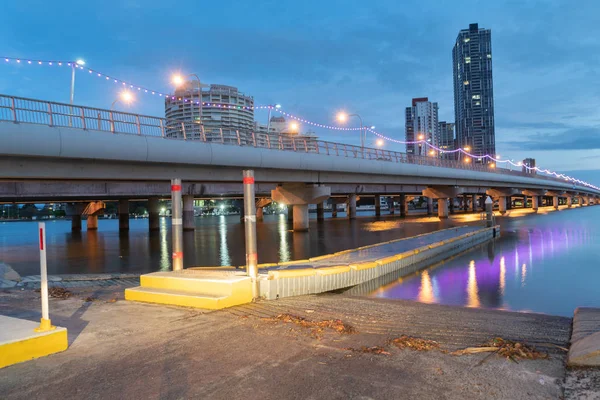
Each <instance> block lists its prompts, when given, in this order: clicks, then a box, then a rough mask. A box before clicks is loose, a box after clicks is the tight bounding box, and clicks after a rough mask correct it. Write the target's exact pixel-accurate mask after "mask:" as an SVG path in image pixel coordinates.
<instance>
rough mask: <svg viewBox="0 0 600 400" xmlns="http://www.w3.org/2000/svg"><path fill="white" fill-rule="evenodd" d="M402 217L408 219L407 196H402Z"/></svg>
mask: <svg viewBox="0 0 600 400" xmlns="http://www.w3.org/2000/svg"><path fill="white" fill-rule="evenodd" d="M399 203H400V216H401V217H402V218H406V216H407V215H408V199H407V198H406V195H405V194H401V195H400V201H399Z"/></svg>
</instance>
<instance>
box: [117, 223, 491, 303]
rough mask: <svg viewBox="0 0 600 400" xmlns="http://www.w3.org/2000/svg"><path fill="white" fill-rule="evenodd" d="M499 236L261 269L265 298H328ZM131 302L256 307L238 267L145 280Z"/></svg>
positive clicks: (448, 237) (465, 230)
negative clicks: (322, 295)
mask: <svg viewBox="0 0 600 400" xmlns="http://www.w3.org/2000/svg"><path fill="white" fill-rule="evenodd" d="M499 235H500V228H499V227H498V226H495V227H491V228H481V227H478V226H463V227H458V228H450V229H444V230H440V231H436V232H432V233H427V234H422V235H418V236H413V237H409V238H404V239H398V240H392V241H389V242H385V243H380V244H376V245H371V246H364V247H360V248H357V249H351V250H345V251H341V252H338V253H334V254H330V255H325V256H320V257H315V258H310V259H307V260H298V261H292V262H286V263H275V264H262V265H259V288H260V298H262V299H265V300H274V299H278V298H282V297H289V296H299V295H307V294H316V293H323V292H327V291H332V290H337V289H343V288H348V287H351V286H355V285H358V284H361V283H365V282H368V281H370V280H373V279H377V278H379V277H381V276H383V275H386V274H389V273H392V272H396V273H398V272H399V271H400V272H401V271H404V270H406V273H407V274H409V273H411V272H413V271H414V269H411V267H413V266H414V265H416V264H419V263H423V262H425V261H427V260H434V259H437V260H439V258H440V257H443V258H446V257H451V256H453V255H455V254H458V253H460V252H463V251H465V250H467V249H469V248H471V247H473V246H476V245H479V244H481V243H484V242H487V241H489V240H491V239H493V238H495V237H498V236H499ZM125 298H126V299H127V300H133V301H141V302H148V303H158V304H170V305H177V306H185V307H196V308H208V309H221V308H225V307H231V306H234V305H238V304H244V303H249V302H251V301H252V282H251V280H250V278H249V277H247V276H246V273H245V271H244V270H243V269H240V268H236V267H217V268H202V267H194V268H187V269H184V270H181V271H172V272H155V273H151V274H146V275H142V276H141V277H140V286H139V287H135V288H130V289H126V290H125Z"/></svg>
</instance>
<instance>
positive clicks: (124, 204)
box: [119, 199, 129, 231]
mask: <svg viewBox="0 0 600 400" xmlns="http://www.w3.org/2000/svg"><path fill="white" fill-rule="evenodd" d="M119 230H120V231H128V230H129V200H127V199H121V200H119Z"/></svg>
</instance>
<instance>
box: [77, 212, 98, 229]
mask: <svg viewBox="0 0 600 400" xmlns="http://www.w3.org/2000/svg"><path fill="white" fill-rule="evenodd" d="M79 223H81V220H80V222H79ZM87 230H88V231H97V230H98V216H97V215H88V217H87Z"/></svg>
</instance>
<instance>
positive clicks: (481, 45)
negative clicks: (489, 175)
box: [452, 24, 496, 163]
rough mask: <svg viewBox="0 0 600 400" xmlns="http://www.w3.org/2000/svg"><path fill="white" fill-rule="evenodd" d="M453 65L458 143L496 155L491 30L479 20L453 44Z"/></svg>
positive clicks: (460, 33) (479, 151) (478, 151)
mask: <svg viewBox="0 0 600 400" xmlns="http://www.w3.org/2000/svg"><path fill="white" fill-rule="evenodd" d="M452 68H453V71H454V73H453V79H454V114H455V123H456V139H457V144H458V146H459V147H461V148H469V149H470V151H469V152H470V153H473V154H475V155H478V156H483V155H486V154H490V155H495V154H496V134H495V128H494V125H495V124H494V87H493V86H494V85H493V80H492V39H491V30H489V29H483V28H479V26H478V24H470V25H469V29H463V30H461V31H460V32H459V33H458V37H457V38H456V43H455V44H454V47H453V48H452ZM480 162H483V163H488V162H490V160H489V159H487V158H483V159H482V161H480Z"/></svg>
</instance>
